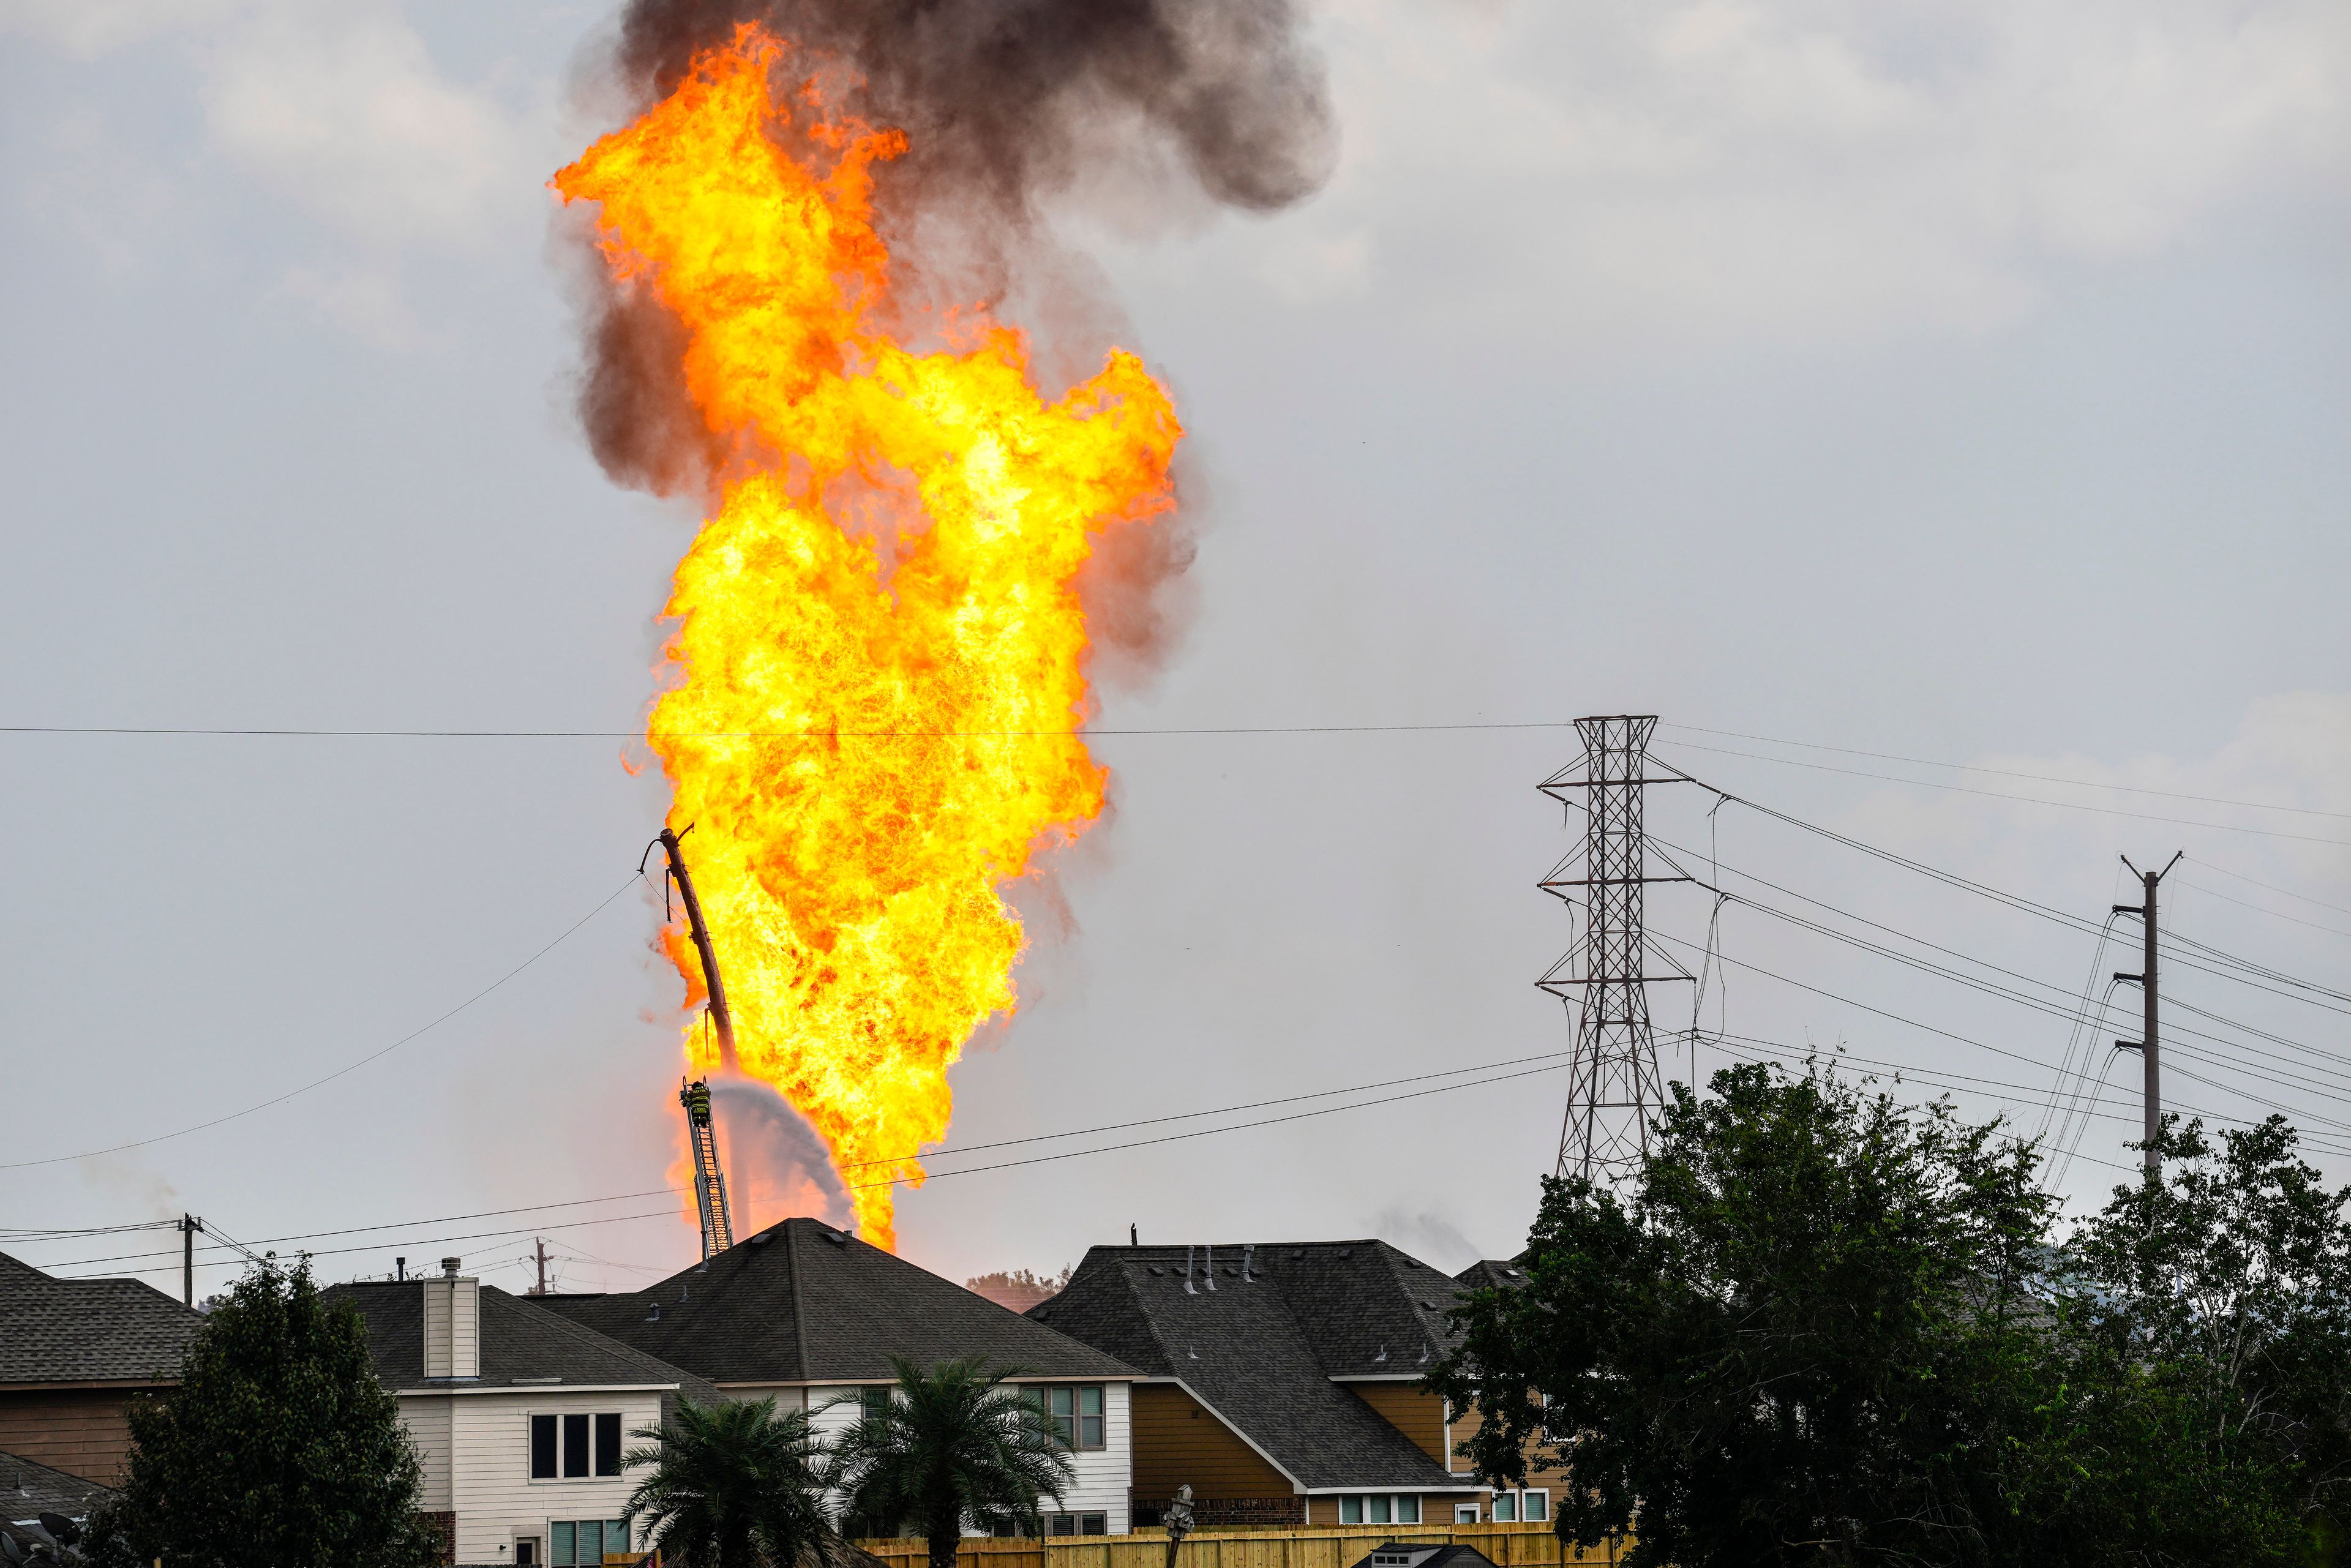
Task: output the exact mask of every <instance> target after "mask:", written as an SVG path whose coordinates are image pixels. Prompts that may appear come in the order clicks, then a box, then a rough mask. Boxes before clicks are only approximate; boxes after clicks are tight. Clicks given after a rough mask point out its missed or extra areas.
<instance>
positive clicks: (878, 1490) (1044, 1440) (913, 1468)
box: [832, 1358, 1075, 1568]
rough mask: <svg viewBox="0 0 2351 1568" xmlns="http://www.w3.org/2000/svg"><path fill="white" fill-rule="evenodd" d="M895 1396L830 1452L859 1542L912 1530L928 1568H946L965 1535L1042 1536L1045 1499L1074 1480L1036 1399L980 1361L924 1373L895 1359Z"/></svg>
mask: <svg viewBox="0 0 2351 1568" xmlns="http://www.w3.org/2000/svg"><path fill="white" fill-rule="evenodd" d="M892 1364H893V1366H894V1367H895V1368H896V1369H897V1373H898V1383H897V1389H896V1396H895V1397H894V1398H893V1399H892V1400H891V1401H890V1402H889V1405H888V1406H887V1408H886V1409H885V1408H883V1407H880V1406H875V1407H872V1408H869V1409H868V1410H867V1411H866V1413H865V1415H864V1416H862V1418H861V1419H860V1420H859V1421H858V1423H857V1425H856V1426H854V1427H851V1428H850V1429H849V1430H848V1431H847V1432H845V1433H843V1434H842V1435H841V1437H839V1438H838V1439H836V1440H835V1442H834V1444H833V1450H832V1456H833V1470H832V1479H833V1484H834V1485H836V1486H837V1487H839V1488H840V1489H841V1497H842V1511H843V1514H844V1516H845V1517H846V1518H848V1519H850V1520H852V1521H854V1523H853V1524H852V1529H854V1530H855V1531H857V1532H858V1533H860V1534H866V1535H890V1534H895V1533H896V1532H897V1531H900V1530H904V1529H911V1530H912V1531H914V1533H917V1534H919V1535H921V1536H922V1537H923V1539H924V1540H925V1542H928V1543H929V1547H930V1561H931V1568H953V1564H954V1563H955V1560H956V1549H957V1547H958V1545H959V1544H960V1542H961V1541H962V1537H963V1531H964V1527H965V1526H966V1525H967V1524H968V1525H970V1526H972V1527H973V1528H975V1529H978V1530H982V1531H987V1532H989V1533H991V1534H994V1533H999V1532H1011V1531H1019V1532H1020V1533H1023V1534H1027V1535H1041V1534H1042V1533H1043V1531H1044V1521H1043V1518H1042V1516H1041V1514H1040V1511H1039V1509H1038V1500H1039V1499H1040V1498H1043V1497H1050V1498H1052V1499H1053V1500H1055V1501H1056V1502H1058V1501H1060V1500H1061V1495H1062V1493H1063V1491H1064V1490H1067V1489H1068V1487H1069V1486H1070V1485H1071V1481H1072V1480H1073V1479H1075V1472H1074V1471H1073V1470H1072V1469H1071V1465H1070V1459H1069V1455H1068V1452H1067V1450H1066V1449H1065V1448H1063V1447H1062V1445H1061V1437H1060V1434H1059V1433H1057V1432H1056V1431H1055V1430H1054V1428H1053V1425H1052V1422H1051V1421H1050V1419H1048V1418H1047V1416H1046V1415H1045V1412H1044V1410H1043V1408H1042V1407H1041V1406H1040V1405H1039V1404H1038V1402H1037V1401H1036V1399H1035V1397H1034V1396H1032V1395H1030V1394H1029V1393H1027V1392H1026V1391H1024V1390H1022V1389H1019V1388H1017V1387H1014V1386H1012V1385H1008V1383H1006V1382H1005V1379H1006V1378H1007V1377H1008V1376H1009V1375H1010V1374H1009V1373H1008V1372H991V1371H990V1370H989V1369H988V1368H987V1367H986V1366H985V1365H983V1364H981V1363H980V1362H979V1361H978V1360H977V1358H973V1359H969V1360H965V1361H955V1362H948V1363H946V1364H944V1365H942V1366H940V1367H938V1368H937V1369H936V1370H935V1371H932V1372H925V1371H923V1370H922V1369H921V1368H920V1367H917V1366H915V1365H914V1364H912V1363H909V1362H905V1361H899V1360H896V1359H894V1358H893V1362H892Z"/></svg>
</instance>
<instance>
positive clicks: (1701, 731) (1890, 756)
mask: <svg viewBox="0 0 2351 1568" xmlns="http://www.w3.org/2000/svg"><path fill="white" fill-rule="evenodd" d="M1657 727H1658V728H1659V729H1677V730H1687V731H1688V732H1689V733H1690V734H1692V735H1718V736H1724V737H1729V738H1730V739H1732V740H1760V741H1762V742H1763V743H1764V744H1766V745H1768V746H1793V747H1801V748H1802V749H1803V750H1806V751H1833V752H1835V753H1836V754H1837V755H1839V756H1841V757H1867V758H1874V759H1876V761H1879V762H1907V763H1910V764H1912V765H1913V766H1915V767H1919V768H1949V769H1951V770H1952V771H1954V772H1959V773H1988V774H1991V775H1993V776H1995V777H1997V778H2001V779H2027V780H2029V781H2031V782H2032V783H2036V784H2064V785H2069V786H2071V787H2073V788H2074V789H2111V790H2114V791H2115V792H2116V793H2118V794H2124V795H2155V796H2159V797H2161V798H2162V799H2164V800H2194V801H2198V802H2200V803H2202V804H2204V805H2208V806H2238V807H2242V808H2243V809H2245V810H2257V811H2291V812H2294V813H2295V814H2296V815H2299V816H2304V817H2334V818H2336V819H2338V820H2340V821H2351V811H2327V810H2319V809H2318V808H2316V807H2313V806H2280V805H2275V804H2273V803H2272V802H2269V801H2266V800H2235V799H2232V798H2231V797H2229V796H2226V795H2190V794H2187V793H2184V792H2182V791H2180V790H2178V789H2147V788H2145V787H2143V786H2141V785H2137V784H2109V783H2105V782H2103V781H2101V780H2098V779H2067V778H2064V777H2063V776H2061V775H2058V774H2052V773H2020V772H2018V771H2016V770H2015V769H2013V768H1988V767H1985V766H1984V765H1983V764H1981V763H1977V762H1938V761H1937V760H1935V759H1934V758H1928V757H1901V756H1897V755H1896V754H1895V753H1893V752H1888V751H1863V750H1861V749H1859V748H1857V747H1850V746H1823V745H1822V744H1820V743H1819V742H1818V741H1811V740H1788V739H1784V738H1782V737H1779V736H1776V735H1750V734H1748V733H1747V732H1745V731H1744V730H1737V729H1708V728H1707V727H1705V726H1704V725H1698V724H1668V723H1665V722H1663V721H1660V722H1659V723H1658V725H1657ZM1670 744H1673V745H1677V746H1688V745H1693V744H1694V743H1693V742H1689V741H1674V742H1671V743H1670ZM1698 749H1699V750H1705V749H1707V748H1706V747H1698ZM1726 755H1729V756H1733V757H1745V756H1748V755H1750V754H1749V753H1747V752H1743V751H1739V752H1729V753H1727V754H1726ZM1761 760H1762V761H1766V762H1771V761H1779V760H1782V758H1761ZM1871 777H1876V775H1871ZM1897 782H1913V780H1897ZM2052 803H2053V802H2052Z"/></svg>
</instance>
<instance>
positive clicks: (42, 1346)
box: [0, 1252, 204, 1384]
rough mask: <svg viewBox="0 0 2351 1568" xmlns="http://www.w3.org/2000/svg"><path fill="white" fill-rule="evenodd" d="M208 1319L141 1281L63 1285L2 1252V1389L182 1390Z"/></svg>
mask: <svg viewBox="0 0 2351 1568" xmlns="http://www.w3.org/2000/svg"><path fill="white" fill-rule="evenodd" d="M202 1327H204V1314H203V1313H202V1312H195V1311H193V1309H191V1308H188V1307H183V1306H182V1305H181V1304H180V1303H179V1302H177V1301H173V1300H172V1298H171V1297H169V1296H167V1295H165V1294H164V1293H163V1292H162V1291H159V1290H157V1289H155V1288H154V1287H153V1286H152V1285H149V1284H145V1283H142V1282H141V1281H137V1280H59V1279H57V1278H54V1277H53V1276H51V1275H47V1274H44V1273H43V1272H41V1270H38V1269H36V1268H34V1267H33V1266H32V1265H31V1264H29V1263H25V1262H20V1261H18V1260H16V1259H14V1258H11V1257H9V1256H8V1255H7V1254H6V1253H5V1252H0V1384H11V1383H133V1382H144V1383H177V1382H178V1381H179V1380H180V1363H181V1360H182V1359H183V1357H184V1356H185V1355H186V1354H187V1353H188V1343H189V1342H190V1341H192V1340H193V1339H194V1338H195V1337H196V1331H197V1330H198V1329H200V1328H202Z"/></svg>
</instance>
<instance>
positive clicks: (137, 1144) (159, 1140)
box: [0, 873, 637, 1171]
mask: <svg viewBox="0 0 2351 1568" xmlns="http://www.w3.org/2000/svg"><path fill="white" fill-rule="evenodd" d="M636 880H637V877H636V874H635V873H630V875H629V877H628V879H627V880H626V881H624V882H622V883H621V885H620V886H618V887H616V888H614V889H613V890H612V891H611V892H610V893H608V894H605V895H604V896H603V898H602V900H601V901H600V902H599V903H598V904H597V905H596V906H595V907H594V908H593V909H590V911H589V912H588V913H587V914H585V915H581V916H580V918H579V919H577V920H575V921H573V922H572V923H571V924H570V925H567V926H565V927H564V928H563V931H562V933H561V934H560V935H559V936H556V937H555V938H554V940H552V941H550V942H549V943H548V944H547V945H546V946H543V947H541V948H539V949H538V951H537V952H536V953H533V954H532V955H531V956H529V957H528V958H525V959H524V960H523V961H522V962H521V963H519V964H517V965H516V966H515V967H513V968H511V969H508V970H507V972H506V973H505V974H503V975H500V976H499V977H497V978H496V979H495V980H492V981H491V982H490V983H489V984H488V985H486V986H484V987H483V988H481V989H480V990H478V991H475V993H474V994H473V995H472V996H470V997H467V998H465V1000H464V1001H462V1002H459V1003H458V1004H457V1005H456V1006H455V1007H454V1008H451V1009H449V1010H448V1011H446V1012H444V1013H443V1014H441V1015H440V1016H439V1017H438V1018H435V1019H433V1020H432V1021H431V1022H429V1023H425V1024H421V1025H419V1026H418V1027H416V1028H415V1029H413V1030H409V1031H408V1032H407V1033H406V1034H403V1035H402V1036H401V1037H400V1038H399V1039H398V1040H393V1041H392V1043H391V1044H390V1045H386V1046H381V1047H379V1048H377V1049H376V1050H374V1051H370V1052H369V1053H368V1054H367V1055H365V1056H362V1057H360V1058H359V1059H358V1060H356V1061H347V1062H345V1063H344V1064H343V1065H342V1066H340V1067H338V1068H336V1069H335V1070H334V1071H332V1072H329V1073H327V1074H325V1075H323V1076H321V1077H318V1078H313V1079H312V1080H310V1082H308V1083H303V1084H298V1085H297V1086H296V1087H294V1088H292V1089H288V1090H287V1091H286V1092H285V1093H283V1094H279V1095H276V1096H274V1097H272V1098H270V1099H267V1100H264V1101H261V1102H260V1103H257V1104H253V1105H247V1106H246V1108H245V1109H244V1110H242V1111H231V1112H229V1113H227V1114H226V1115H225V1116H214V1117H213V1118H212V1119H211V1120H210V1121H206V1122H197V1123H193V1124H190V1125H188V1126H185V1127H182V1128H179V1129H178V1130H176V1131H174V1132H170V1133H158V1134H155V1135H154V1136H153V1137H150V1138H133V1139H131V1141H130V1142H128V1143H121V1144H110V1145H107V1146H106V1147H104V1148H99V1149H84V1150H82V1151H81V1152H80V1153H79V1154H72V1155H46V1156H44V1157H43V1158H40V1159H37V1160H8V1161H5V1162H0V1171H20V1170H26V1169H29V1168H31V1167H32V1166H57V1165H65V1164H67V1163H68V1162H70V1161H73V1160H86V1159H89V1158H90V1157H91V1156H93V1155H117V1154H120V1153H122V1152H123V1151H124V1150H126V1149H143V1148H147V1147H150V1146H151V1145H156V1144H168V1143H170V1142H171V1141H172V1139H174V1138H184V1137H186V1136H188V1135H189V1134H191V1133H201V1132H204V1131H206V1130H207V1129H210V1128H213V1127H219V1126H225V1125H226V1124H229V1123H231V1122H236V1121H242V1120H243V1119H244V1118H246V1117H247V1116H250V1115H252V1114H254V1113H256V1112H258V1111H266V1110H268V1109H270V1108H271V1107H272V1106H276V1105H283V1104H284V1103H286V1102H287V1101H288V1100H292V1099H294V1098H296V1097H298V1096H299V1095H303V1094H308V1092H310V1091H312V1090H313V1089H319V1088H323V1087H324V1086H326V1085H327V1084H329V1083H332V1082H334V1081H335V1080H336V1079H338V1078H341V1077H343V1076H345V1075H346V1074H349V1073H352V1072H356V1071H359V1070H360V1068H362V1067H365V1066H366V1065H367V1064H368V1063H369V1062H371V1061H380V1060H381V1059H382V1058H384V1057H386V1056H389V1055H391V1054H392V1052H393V1051H398V1050H399V1049H400V1048H401V1047H402V1046H403V1045H406V1044H408V1043H409V1042H410V1041H411V1040H417V1039H419V1038H421V1037H423V1036H424V1035H426V1034H429V1033H431V1032H432V1031H433V1030H436V1029H438V1028H440V1027H441V1026H442V1025H443V1024H444V1023H447V1022H448V1021H449V1020H450V1019H453V1018H455V1017H456V1016H457V1015H458V1014H459V1013H462V1012H464V1011H465V1009H467V1008H470V1007H472V1006H473V1005H474V1004H475V1002H478V1001H480V1000H481V999H482V998H484V997H486V996H488V995H489V994H490V993H491V992H493V991H495V990H496V989H497V988H499V987H501V986H503V985H505V984H506V983H507V981H508V980H511V979H513V978H514V977H516V976H517V975H519V974H521V973H522V972H523V971H524V970H525V969H528V968H529V967H531V966H532V965H533V964H536V963H538V961H539V960H540V959H541V958H544V957H546V956H548V955H549V953H552V952H554V951H555V949H556V948H558V947H559V946H562V945H563V943H564V941H565V940H566V939H567V938H569V936H571V934H572V933H573V932H575V931H577V930H579V929H580V927H581V926H582V925H587V924H588V923H589V922H590V920H593V919H595V918H596V916H598V915H601V914H602V913H603V912H604V910H605V909H606V908H607V907H608V906H609V905H610V904H611V902H612V901H613V900H614V899H616V898H618V897H620V896H621V894H624V893H626V892H628V891H629V884H630V883H633V882H635V881H636Z"/></svg>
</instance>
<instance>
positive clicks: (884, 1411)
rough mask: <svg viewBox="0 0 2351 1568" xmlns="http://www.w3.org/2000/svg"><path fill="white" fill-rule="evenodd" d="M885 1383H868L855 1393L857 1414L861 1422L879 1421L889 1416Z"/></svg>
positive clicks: (888, 1393)
mask: <svg viewBox="0 0 2351 1568" xmlns="http://www.w3.org/2000/svg"><path fill="white" fill-rule="evenodd" d="M891 1388H892V1385H890V1384H887V1383H869V1384H867V1385H865V1386H864V1387H862V1388H861V1389H859V1390H858V1391H857V1414H858V1417H859V1418H860V1419H861V1420H865V1421H880V1420H883V1419H885V1418H886V1417H887V1416H889V1414H890V1393H891Z"/></svg>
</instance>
